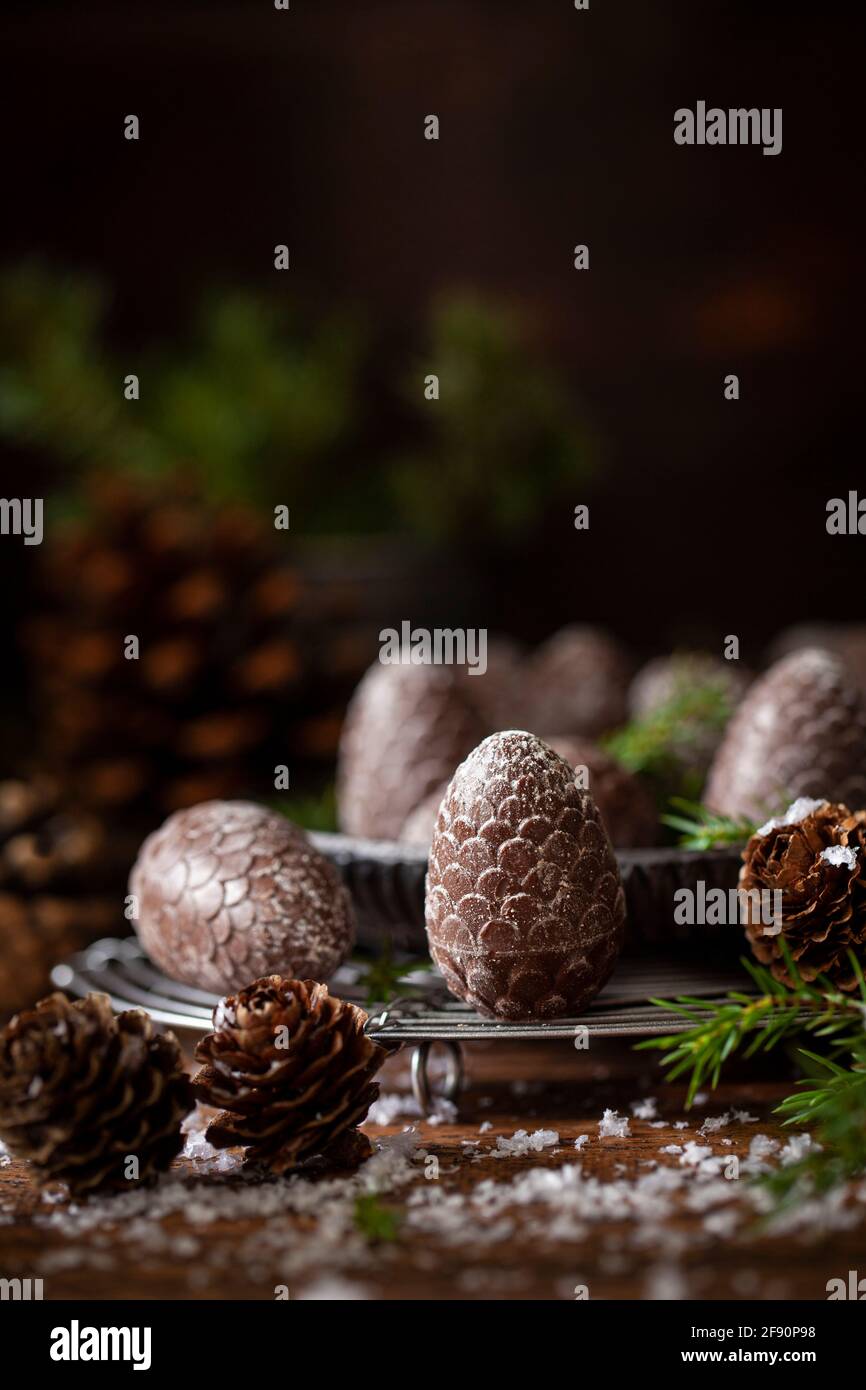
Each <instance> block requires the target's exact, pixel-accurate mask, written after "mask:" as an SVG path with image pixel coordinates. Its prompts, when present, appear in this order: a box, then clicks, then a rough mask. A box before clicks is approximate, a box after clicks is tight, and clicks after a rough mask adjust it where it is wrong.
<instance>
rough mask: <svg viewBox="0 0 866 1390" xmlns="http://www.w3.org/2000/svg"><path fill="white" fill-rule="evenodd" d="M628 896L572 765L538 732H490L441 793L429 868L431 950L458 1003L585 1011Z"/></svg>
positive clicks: (608, 967)
mask: <svg viewBox="0 0 866 1390" xmlns="http://www.w3.org/2000/svg"><path fill="white" fill-rule="evenodd" d="M624 921H625V898H624V893H623V887H622V882H621V880H620V876H619V870H618V868H617V863H616V858H615V856H614V853H613V849H612V848H611V843H610V840H609V839H608V836H607V832H606V831H605V828H604V825H603V823H602V819H601V816H600V815H599V812H598V808H597V807H596V805H595V802H594V801H593V799H592V797H591V796H590V794H589V792H586V791H583V790H580V789H579V788H578V787H577V785H576V783H575V777H574V769H573V768H572V767H571V766H570V765H569V764H568V763H567V762H566V761H565V759H564V758H561V757H560V756H559V754H558V753H555V752H554V751H553V749H552V748H549V747H548V746H547V744H545V743H542V741H541V739H539V738H536V737H535V736H534V735H533V734H528V733H521V732H517V731H509V732H507V733H499V734H493V735H491V737H490V738H486V739H485V740H484V742H483V743H482V744H480V746H479V747H478V748H476V749H475V750H474V752H472V753H471V754H470V756H469V757H468V758H467V759H466V761H465V762H464V763H462V764H461V765H460V767H459V768H458V769H457V771H456V772H455V774H454V777H453V778H452V780H451V784H450V786H449V787H448V790H447V792H446V795H445V799H444V801H443V803H442V807H441V809H440V812H439V818H438V820H437V823H436V830H435V832H434V835H433V844H432V847H431V850H430V860H429V866H428V870H427V891H426V923H427V936H428V940H429V942H430V951H431V954H432V956H433V959H434V960H435V962H436V964H437V965H438V966H439V969H440V970H441V971H442V974H443V976H444V977H445V983H446V984H447V986H448V988H449V989H450V990H451V992H452V994H454V995H456V996H457V998H458V999H465V1000H466V1001H467V1002H468V1003H470V1004H472V1005H473V1006H474V1007H475V1008H476V1009H477V1010H478V1011H479V1013H482V1014H485V1015H487V1016H493V1017H501V1018H512V1019H517V1018H556V1017H558V1016H560V1015H563V1014H569V1013H572V1014H574V1013H578V1012H579V1011H580V1010H581V1009H582V1008H583V1007H584V1005H586V1004H588V1003H589V1001H590V1000H591V999H593V998H594V997H595V995H596V994H598V992H599V990H600V989H601V988H602V986H603V985H604V984H605V983H606V982H607V980H608V978H609V976H610V974H611V971H612V970H613V968H614V965H615V963H616V959H617V956H618V954H619V951H620V948H621V945H622V939H623V930H624Z"/></svg>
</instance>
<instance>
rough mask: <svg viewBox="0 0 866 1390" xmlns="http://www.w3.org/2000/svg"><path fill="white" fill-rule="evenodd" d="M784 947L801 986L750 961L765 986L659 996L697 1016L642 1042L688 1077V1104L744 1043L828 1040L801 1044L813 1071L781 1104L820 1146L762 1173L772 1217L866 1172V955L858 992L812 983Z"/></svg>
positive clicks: (785, 1117) (669, 1006) (761, 1045)
mask: <svg viewBox="0 0 866 1390" xmlns="http://www.w3.org/2000/svg"><path fill="white" fill-rule="evenodd" d="M780 944H781V949H782V953H783V955H784V957H785V962H786V965H787V967H788V971H789V973H790V976H791V978H792V980H793V981H794V987H793V988H791V989H789V988H786V987H785V986H784V985H782V984H781V983H780V982H779V981H778V980H776V979H775V978H774V977H773V975H772V974H771V973H770V971H769V970H767V969H766V968H765V967H764V966H761V965H756V964H754V963H753V962H752V961H743V964H744V966H745V967H746V969H747V971H748V973H749V975H750V976H751V978H752V980H753V981H754V983H755V985H756V986H757V989H758V991H759V993H758V994H756V995H749V994H745V993H740V992H738V991H731V992H730V993H729V994H728V995H727V996H726V998H725V999H723V1000H705V999H693V998H690V997H688V996H683V997H680V998H679V999H677V1000H675V1001H673V1002H669V1001H664V1000H658V999H654V1000H653V1001H652V1002H653V1003H654V1004H657V1005H658V1006H659V1007H660V1008H664V1009H666V1010H672V1011H673V1012H675V1013H679V1014H681V1015H682V1016H683V1017H685V1018H687V1019H688V1020H689V1021H690V1027H689V1028H688V1029H686V1030H685V1031H684V1032H682V1033H676V1034H670V1035H668V1036H667V1037H663V1038H651V1039H647V1040H646V1041H644V1042H642V1043H639V1044H638V1047H639V1048H657V1049H660V1050H661V1051H662V1052H663V1053H664V1056H663V1057H662V1065H663V1066H664V1067H666V1068H667V1079H668V1080H671V1081H672V1080H675V1079H678V1078H679V1077H682V1076H688V1079H689V1080H688V1092H687V1099H686V1105H687V1106H689V1105H691V1104H692V1102H693V1100H694V1098H695V1094H696V1092H697V1091H698V1090H699V1089H700V1087H701V1086H703V1085H709V1086H710V1087H712V1088H715V1087H716V1086H717V1084H718V1082H719V1078H720V1075H721V1071H722V1067H723V1066H724V1064H725V1062H726V1061H727V1060H728V1058H729V1057H731V1056H732V1055H733V1054H734V1053H735V1052H736V1051H737V1050H738V1049H740V1048H743V1049H744V1050H743V1052H742V1055H743V1056H744V1057H751V1056H754V1055H755V1053H756V1052H759V1051H762V1052H767V1051H769V1050H770V1049H771V1048H773V1047H775V1046H776V1045H777V1044H778V1043H779V1042H781V1041H782V1040H783V1039H789V1038H791V1037H792V1036H794V1035H797V1034H805V1035H807V1036H809V1037H811V1038H814V1039H815V1040H816V1041H820V1043H821V1044H822V1045H824V1046H825V1047H826V1048H827V1051H826V1052H825V1053H819V1052H816V1051H814V1050H812V1049H811V1048H807V1047H801V1048H799V1049H798V1050H799V1055H800V1057H801V1059H802V1061H803V1063H804V1065H805V1067H806V1068H807V1069H808V1071H809V1073H810V1074H809V1075H807V1076H805V1077H803V1078H802V1079H801V1080H800V1081H798V1082H797V1090H796V1092H795V1093H794V1094H792V1095H790V1096H787V1097H786V1098H785V1099H784V1100H783V1101H782V1102H781V1103H780V1104H779V1105H778V1106H777V1107H776V1110H775V1113H776V1114H777V1115H779V1116H780V1117H781V1119H782V1122H783V1123H784V1124H785V1125H800V1126H806V1125H808V1127H809V1133H810V1135H811V1138H812V1140H813V1141H814V1142H813V1144H812V1145H811V1146H810V1147H809V1149H808V1151H807V1152H806V1153H804V1154H803V1155H802V1157H800V1158H796V1159H794V1161H792V1162H787V1163H783V1164H782V1165H780V1166H779V1167H778V1168H776V1169H774V1170H773V1172H772V1173H768V1174H763V1175H761V1177H760V1178H759V1179H758V1181H759V1183H760V1184H761V1185H762V1186H763V1187H765V1188H766V1190H767V1191H768V1192H769V1193H770V1195H771V1197H772V1199H773V1205H772V1207H771V1210H770V1211H769V1213H767V1219H770V1218H771V1217H773V1216H776V1215H778V1214H779V1213H780V1212H782V1211H784V1210H785V1209H786V1208H787V1207H789V1206H791V1205H793V1204H794V1203H796V1202H798V1201H799V1200H800V1199H801V1198H808V1196H810V1195H811V1194H813V1193H815V1192H828V1191H830V1190H831V1189H833V1188H835V1187H837V1186H838V1185H839V1184H841V1183H844V1182H847V1181H848V1180H849V1179H851V1178H855V1177H859V1176H861V1175H862V1174H863V1173H864V1172H866V980H864V976H863V969H862V967H861V965H860V962H859V961H858V960H857V958H856V957H855V956H854V954H853V952H849V960H850V962H851V967H852V969H853V971H854V973H855V975H856V978H857V984H858V993H857V994H844V993H842V992H841V991H839V990H837V989H834V987H833V985H832V983H831V981H829V980H827V979H826V978H824V977H822V976H819V977H818V980H817V981H816V982H815V983H814V984H809V983H807V982H806V981H804V980H803V979H802V977H801V976H800V974H799V972H798V970H797V967H796V964H795V962H794V960H793V958H792V957H791V954H790V951H789V950H788V949H787V947H786V946H785V944H784V943H780Z"/></svg>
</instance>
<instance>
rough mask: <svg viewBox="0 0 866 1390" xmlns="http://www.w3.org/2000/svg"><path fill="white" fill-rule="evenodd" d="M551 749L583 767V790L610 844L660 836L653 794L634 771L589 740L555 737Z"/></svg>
mask: <svg viewBox="0 0 866 1390" xmlns="http://www.w3.org/2000/svg"><path fill="white" fill-rule="evenodd" d="M546 742H547V743H549V744H550V746H551V748H552V749H553V750H554V752H556V753H559V755H560V757H563V758H565V760H566V762H567V763H570V764H571V766H572V767H573V768H574V769H575V770H576V769H578V768H581V769H583V768H585V769H586V775H587V781H586V782H585V783H584V785H585V787H586V790H587V791H588V792H590V793H591V795H592V798H593V800H594V802H595V804H596V806H597V807H598V809H599V811H600V812H601V818H602V820H603V821H604V825H605V829H606V830H607V833H608V835H609V836H610V839H611V843H612V844H613V845H614V846H615V847H616V848H617V849H635V848H638V847H643V846H647V845H654V844H656V843H657V841H658V837H659V816H658V811H657V809H656V803H655V800H654V799H653V796H652V794H651V793H650V791H649V790H648V788H647V787H645V786H644V784H643V783H642V782H640V781H639V780H638V778H637V777H635V775H634V773H632V772H629V771H627V769H626V768H624V767H622V766H621V765H620V764H619V763H618V762H617V761H616V759H614V758H612V757H610V755H609V754H608V753H605V752H604V750H603V749H602V748H599V747H598V745H597V744H595V743H591V742H590V741H589V739H578V738H568V737H555V738H548V739H547V740H546Z"/></svg>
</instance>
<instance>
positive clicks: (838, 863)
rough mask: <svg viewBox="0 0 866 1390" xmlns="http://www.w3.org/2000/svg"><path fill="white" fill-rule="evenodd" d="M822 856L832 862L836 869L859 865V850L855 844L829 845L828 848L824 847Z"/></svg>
mask: <svg viewBox="0 0 866 1390" xmlns="http://www.w3.org/2000/svg"><path fill="white" fill-rule="evenodd" d="M821 858H822V859H823V860H825V862H826V863H828V864H832V866H833V868H834V869H839V868H845V869H856V867H857V850H856V848H855V846H854V845H828V847H827V849H822V851H821Z"/></svg>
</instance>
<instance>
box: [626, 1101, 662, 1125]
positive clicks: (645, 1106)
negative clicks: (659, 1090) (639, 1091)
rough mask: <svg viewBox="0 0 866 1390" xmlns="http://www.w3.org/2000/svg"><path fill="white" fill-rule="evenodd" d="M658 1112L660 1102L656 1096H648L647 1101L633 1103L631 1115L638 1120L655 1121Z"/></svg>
mask: <svg viewBox="0 0 866 1390" xmlns="http://www.w3.org/2000/svg"><path fill="white" fill-rule="evenodd" d="M657 1111H658V1101H657V1100H656V1099H655V1096H647V1097H646V1099H645V1100H636V1101H633V1102H632V1107H631V1113H632V1114H633V1115H634V1117H635V1119H636V1120H654V1119H655V1117H656V1113H657Z"/></svg>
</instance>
